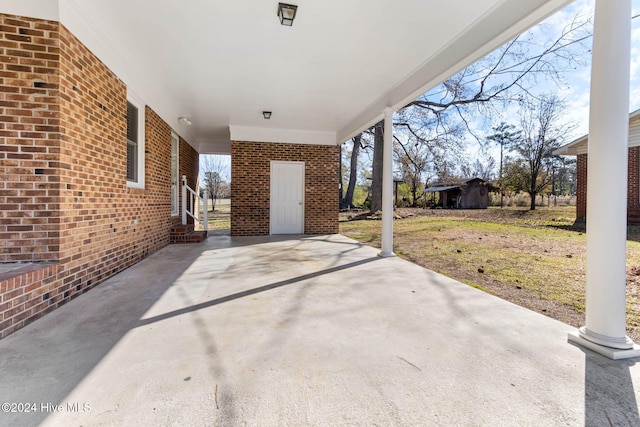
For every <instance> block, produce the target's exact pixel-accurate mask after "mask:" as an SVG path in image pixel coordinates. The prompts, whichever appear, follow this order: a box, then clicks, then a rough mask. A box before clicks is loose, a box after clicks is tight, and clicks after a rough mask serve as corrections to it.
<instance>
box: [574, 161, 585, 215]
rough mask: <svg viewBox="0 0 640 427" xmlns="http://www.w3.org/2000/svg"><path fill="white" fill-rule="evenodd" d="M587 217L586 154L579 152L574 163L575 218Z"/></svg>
mask: <svg viewBox="0 0 640 427" xmlns="http://www.w3.org/2000/svg"><path fill="white" fill-rule="evenodd" d="M586 218H587V155H586V154H579V155H578V161H577V165H576V219H577V220H580V221H584V220H585V219H586Z"/></svg>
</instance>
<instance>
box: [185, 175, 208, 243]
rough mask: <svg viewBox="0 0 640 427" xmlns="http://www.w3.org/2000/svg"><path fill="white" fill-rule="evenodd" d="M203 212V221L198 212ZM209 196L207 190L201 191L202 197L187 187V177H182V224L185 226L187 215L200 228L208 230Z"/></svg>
mask: <svg viewBox="0 0 640 427" xmlns="http://www.w3.org/2000/svg"><path fill="white" fill-rule="evenodd" d="M201 208H203V209H202V211H203V212H204V219H202V220H201V219H200V210H201ZM208 211H209V195H208V194H207V189H206V188H205V189H204V190H203V191H202V197H200V195H199V194H198V193H197V192H196V191H195V190H193V189H192V188H190V187H189V186H188V185H187V176H186V175H182V224H183V225H186V224H187V215H188V216H190V217H191V218H193V219H194V221H197V222H199V223H200V225H202V228H203V229H204V230H205V231H207V230H209V218H208Z"/></svg>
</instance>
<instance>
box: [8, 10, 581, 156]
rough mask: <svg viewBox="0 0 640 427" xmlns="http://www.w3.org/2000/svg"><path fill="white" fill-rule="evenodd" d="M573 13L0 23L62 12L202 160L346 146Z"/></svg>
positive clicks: (161, 13) (322, 13)
mask: <svg viewBox="0 0 640 427" xmlns="http://www.w3.org/2000/svg"><path fill="white" fill-rule="evenodd" d="M7 1H8V3H7ZM569 2H570V0H447V1H446V2H445V1H438V2H434V1H422V0H394V1H393V2H391V1H382V0H377V1H373V0H348V1H344V0H343V1H337V0H323V1H313V0H296V1H292V3H295V4H297V5H298V14H297V16H296V19H295V21H294V23H293V26H292V27H284V26H282V25H280V24H279V21H278V18H277V16H276V10H277V5H278V1H275V0H245V1H241V2H238V1H222V0H184V1H179V2H178V1H175V0H154V1H153V2H149V1H141V0H137V1H135V0H134V1H131V0H109V1H106V0H55V1H51V0H2V3H0V12H5V11H9V12H10V13H17V14H22V15H27V16H35V17H42V18H47V19H50V18H51V16H52V15H53V14H54V13H53V12H55V10H54V9H55V7H54V6H56V7H59V12H58V14H59V20H60V21H61V22H62V24H63V25H65V26H66V27H67V28H68V29H69V30H70V31H71V32H72V33H73V34H74V35H75V36H76V37H78V38H79V39H80V40H81V41H82V42H83V43H84V44H85V45H86V46H87V47H88V48H89V49H90V50H91V51H92V52H93V53H94V54H95V55H96V56H98V58H100V59H101V60H102V61H103V62H104V63H105V64H106V65H107V66H108V67H109V68H110V69H111V70H112V71H113V72H114V73H115V74H116V75H117V76H118V77H119V78H120V79H121V80H122V81H123V82H124V83H125V84H126V85H127V88H128V90H130V91H132V92H133V93H136V94H137V95H138V96H139V97H141V98H142V99H143V100H144V102H145V103H146V104H148V105H149V106H150V107H151V108H153V109H154V111H156V113H158V114H159V115H160V116H161V117H162V118H163V119H164V120H165V121H166V122H167V123H169V125H170V126H171V127H172V128H173V129H174V130H175V131H176V132H178V133H179V134H180V135H181V136H182V137H184V138H185V139H186V140H187V141H189V142H190V143H191V144H192V145H193V146H194V147H195V148H196V149H199V150H200V151H201V152H206V150H209V149H211V148H207V147H218V148H217V149H221V147H225V146H227V147H228V143H229V140H230V138H232V139H247V138H236V137H235V135H244V136H247V137H248V136H251V137H252V138H253V139H255V140H263V141H266V140H273V139H278V138H284V139H286V141H283V142H288V141H294V140H298V139H299V138H301V137H305V138H309V141H308V142H310V143H323V144H325V143H327V142H326V141H327V138H329V136H330V135H333V141H332V142H331V143H332V144H336V143H341V142H343V141H345V140H346V139H348V138H349V137H351V136H353V135H354V134H356V133H358V132H360V131H362V130H363V129H366V128H367V127H368V126H370V125H371V124H373V123H375V122H376V121H377V120H379V119H380V118H381V117H382V111H383V110H384V108H385V107H392V108H394V109H395V108H399V107H402V106H403V105H405V104H406V103H407V102H409V101H411V100H412V99H414V98H415V97H417V96H419V95H420V94H422V93H423V92H424V91H426V90H428V89H431V88H433V87H434V86H436V85H437V84H439V83H440V82H441V81H443V80H444V79H446V78H448V77H450V76H451V75H452V74H454V73H455V72H457V71H459V70H460V69H462V68H464V67H465V66H466V65H469V64H471V63H472V62H474V61H475V60H477V59H480V58H481V57H482V56H484V55H486V54H487V53H489V52H490V51H491V50H493V49H495V48H496V47H498V46H500V45H501V44H502V43H504V42H506V41H507V40H508V39H510V38H512V37H514V36H516V35H517V34H518V33H520V32H522V31H524V30H525V29H527V28H528V27H530V26H532V25H534V24H536V23H537V22H539V21H540V20H542V19H543V18H544V17H546V16H548V15H549V14H551V13H552V12H553V11H555V10H557V9H559V8H560V7H562V6H564V5H566V4H568V3H569ZM150 3H151V4H152V6H150ZM36 12H41V13H42V16H40V15H38V13H36ZM44 15H46V16H44ZM264 110H268V111H273V117H272V119H271V120H269V121H268V123H265V120H264V119H263V117H262V111H264ZM182 116H186V117H188V118H189V119H190V120H191V122H192V123H193V125H192V126H184V125H180V124H179V123H178V117H182ZM230 129H231V132H232V133H234V135H230ZM234 129H235V131H234ZM281 141H282V139H281ZM300 142H301V141H300Z"/></svg>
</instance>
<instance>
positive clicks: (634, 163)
mask: <svg viewBox="0 0 640 427" xmlns="http://www.w3.org/2000/svg"><path fill="white" fill-rule="evenodd" d="M588 141H589V135H584V136H583V137H581V138H578V139H576V140H575V141H573V142H570V143H569V144H567V145H564V146H562V147H560V148H559V149H557V150H555V151H554V154H556V155H562V156H576V157H577V167H576V169H577V173H576V219H577V220H578V221H584V220H586V218H587V156H588V153H587V152H588V148H587V144H588ZM628 165H629V166H628V167H629V169H628V186H627V223H628V224H629V225H640V110H636V111H634V112H632V113H631V114H630V115H629V160H628ZM592 197H593V198H601V199H602V203H606V195H592ZM596 200H597V199H596Z"/></svg>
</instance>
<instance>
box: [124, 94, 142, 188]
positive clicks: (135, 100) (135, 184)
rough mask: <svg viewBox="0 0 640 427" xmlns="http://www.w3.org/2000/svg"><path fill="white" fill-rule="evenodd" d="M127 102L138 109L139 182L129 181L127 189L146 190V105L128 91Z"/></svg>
mask: <svg viewBox="0 0 640 427" xmlns="http://www.w3.org/2000/svg"><path fill="white" fill-rule="evenodd" d="M127 101H129V102H130V103H132V104H133V105H134V106H135V107H136V108H137V109H138V180H137V181H129V180H128V179H127V187H129V188H140V189H144V182H145V175H144V165H145V158H144V153H145V145H146V144H145V132H144V122H145V104H144V102H142V100H141V99H140V98H138V97H137V96H136V95H135V94H134V93H132V92H131V91H129V90H127Z"/></svg>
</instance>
